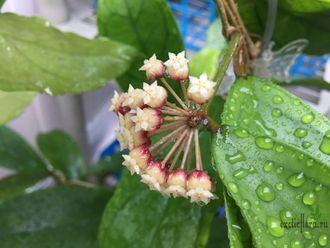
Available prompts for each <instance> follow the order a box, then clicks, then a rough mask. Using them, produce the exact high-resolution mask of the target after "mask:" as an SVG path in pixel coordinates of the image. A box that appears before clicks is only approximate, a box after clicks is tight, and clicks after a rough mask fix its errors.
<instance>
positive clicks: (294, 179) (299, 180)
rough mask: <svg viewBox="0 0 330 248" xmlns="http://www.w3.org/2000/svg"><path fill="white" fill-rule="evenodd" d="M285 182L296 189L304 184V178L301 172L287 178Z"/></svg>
mask: <svg viewBox="0 0 330 248" xmlns="http://www.w3.org/2000/svg"><path fill="white" fill-rule="evenodd" d="M287 182H288V183H289V184H290V185H291V186H293V187H296V188H298V187H300V186H301V185H303V184H304V183H305V182H306V177H304V173H303V172H301V173H299V174H294V175H292V176H290V177H288V179H287Z"/></svg>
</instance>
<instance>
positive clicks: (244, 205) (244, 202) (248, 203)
mask: <svg viewBox="0 0 330 248" xmlns="http://www.w3.org/2000/svg"><path fill="white" fill-rule="evenodd" d="M241 204H242V207H243V208H244V209H250V207H251V203H250V202H249V201H248V200H244V199H243V200H242V202H241Z"/></svg>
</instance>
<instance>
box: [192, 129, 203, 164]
mask: <svg viewBox="0 0 330 248" xmlns="http://www.w3.org/2000/svg"><path fill="white" fill-rule="evenodd" d="M194 131H195V156H196V169H197V170H203V165H202V158H201V150H200V147H199V140H198V138H199V137H198V129H197V128H195V130H194Z"/></svg>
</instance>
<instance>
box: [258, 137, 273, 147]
mask: <svg viewBox="0 0 330 248" xmlns="http://www.w3.org/2000/svg"><path fill="white" fill-rule="evenodd" d="M255 143H256V145H257V146H258V147H259V148H261V149H265V150H271V149H273V147H274V145H275V142H274V141H273V140H272V139H271V138H268V137H257V138H255Z"/></svg>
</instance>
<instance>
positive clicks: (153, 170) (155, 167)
mask: <svg viewBox="0 0 330 248" xmlns="http://www.w3.org/2000/svg"><path fill="white" fill-rule="evenodd" d="M145 173H146V174H147V175H149V176H151V177H153V178H155V179H156V180H157V182H158V183H159V184H160V185H164V184H165V183H166V180H167V176H168V173H167V170H166V169H165V168H162V164H161V163H160V162H157V161H153V162H151V163H149V165H148V166H147V168H146V169H145Z"/></svg>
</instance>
